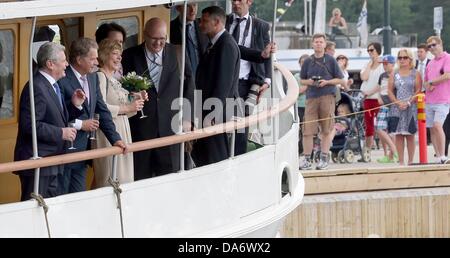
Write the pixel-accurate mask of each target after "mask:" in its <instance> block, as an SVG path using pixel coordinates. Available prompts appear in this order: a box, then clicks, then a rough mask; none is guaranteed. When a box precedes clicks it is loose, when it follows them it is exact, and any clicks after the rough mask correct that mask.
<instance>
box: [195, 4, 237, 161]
mask: <svg viewBox="0 0 450 258" xmlns="http://www.w3.org/2000/svg"><path fill="white" fill-rule="evenodd" d="M225 19H226V16H225V11H224V10H223V9H222V8H220V7H218V6H210V7H207V8H205V9H203V11H202V18H201V22H200V29H201V31H202V33H205V34H206V35H207V36H208V38H209V40H210V44H209V47H208V49H207V52H206V53H205V55H204V56H203V57H202V59H201V60H200V64H199V66H198V70H197V76H196V86H197V89H199V90H201V91H202V100H203V103H202V104H206V103H207V102H210V101H211V100H213V101H214V99H213V98H216V99H217V100H218V101H219V102H220V103H216V104H213V105H214V109H213V110H211V111H209V110H204V111H203V119H204V120H203V126H204V127H208V126H212V125H214V124H219V123H222V122H226V121H227V120H229V117H227V116H230V114H228V113H230V112H228V113H227V112H226V111H227V110H228V109H229V107H227V105H226V104H227V99H235V98H237V97H238V80H239V77H238V76H239V65H240V64H239V61H240V59H241V56H240V53H239V48H238V46H237V43H236V42H235V41H234V39H233V38H232V37H231V35H230V34H229V33H228V32H227V31H226V30H225ZM202 106H203V105H202ZM204 108H205V107H204ZM231 115H233V114H231ZM229 156H230V150H229V145H228V138H227V134H226V133H223V134H219V135H215V136H211V137H208V138H203V139H199V140H198V141H197V142H196V144H195V146H194V160H195V161H196V164H197V165H199V166H202V165H207V164H211V163H215V162H219V161H221V160H224V159H227V158H228V157H229Z"/></svg>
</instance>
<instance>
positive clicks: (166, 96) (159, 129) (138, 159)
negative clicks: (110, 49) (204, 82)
mask: <svg viewBox="0 0 450 258" xmlns="http://www.w3.org/2000/svg"><path fill="white" fill-rule="evenodd" d="M144 38H145V42H144V43H142V44H141V45H139V46H136V47H132V48H129V49H127V50H125V51H124V52H123V58H122V65H123V71H124V74H127V73H129V72H133V71H134V72H136V73H137V74H139V75H143V76H147V77H149V78H150V79H151V80H152V81H153V83H154V87H152V88H150V89H149V90H147V93H148V96H149V101H148V102H146V103H145V105H144V108H143V110H144V113H145V114H146V115H147V116H148V117H147V118H145V119H139V117H138V116H134V117H131V118H130V129H131V136H132V139H133V142H137V141H143V140H149V139H154V138H159V137H165V136H169V135H174V134H175V133H177V132H179V124H178V123H177V122H174V123H172V120H174V121H177V120H176V119H173V118H174V116H175V115H177V114H178V110H173V109H171V105H172V103H173V102H174V101H175V100H177V99H178V98H179V97H180V89H179V88H180V69H179V66H178V61H177V56H176V49H175V46H174V45H172V44H169V43H166V40H167V24H166V23H165V22H164V21H163V20H161V19H159V18H152V19H150V20H148V21H147V22H146V24H145V28H144ZM183 97H184V98H185V101H184V102H186V101H187V100H188V101H190V103H193V99H194V83H193V78H192V72H191V71H190V69H188V66H186V69H185V81H184V92H183ZM184 111H186V110H185V109H184ZM191 115H192V114H191V113H190V112H184V113H183V118H184V119H185V120H186V121H184V126H183V128H184V130H190V128H191V123H190V122H189V121H191V118H192V116H191ZM179 157H180V145H179V144H177V145H171V146H166V147H161V148H157V149H151V150H146V151H140V152H135V153H134V178H135V179H136V180H139V179H145V178H149V177H152V176H160V175H164V174H168V173H172V172H176V171H178V170H179V168H180V158H179Z"/></svg>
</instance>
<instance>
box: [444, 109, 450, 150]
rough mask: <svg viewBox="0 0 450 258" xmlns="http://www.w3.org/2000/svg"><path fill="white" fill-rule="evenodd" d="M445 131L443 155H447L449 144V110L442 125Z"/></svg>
mask: <svg viewBox="0 0 450 258" xmlns="http://www.w3.org/2000/svg"><path fill="white" fill-rule="evenodd" d="M442 128H443V129H444V133H445V156H448V145H449V144H450V112H449V113H448V115H447V118H445V122H444V125H443V126H442Z"/></svg>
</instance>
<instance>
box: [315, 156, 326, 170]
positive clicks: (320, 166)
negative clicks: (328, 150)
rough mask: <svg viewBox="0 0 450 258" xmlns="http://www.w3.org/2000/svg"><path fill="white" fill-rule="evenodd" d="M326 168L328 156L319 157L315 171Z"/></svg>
mask: <svg viewBox="0 0 450 258" xmlns="http://www.w3.org/2000/svg"><path fill="white" fill-rule="evenodd" d="M327 168H328V155H325V156H322V155H321V156H320V161H319V164H317V166H316V169H317V170H324V169H327Z"/></svg>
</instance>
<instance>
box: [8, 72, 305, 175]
mask: <svg viewBox="0 0 450 258" xmlns="http://www.w3.org/2000/svg"><path fill="white" fill-rule="evenodd" d="M274 65H275V67H276V69H278V70H279V71H280V72H281V74H282V75H283V77H284V78H285V80H286V82H287V85H288V90H287V94H286V97H285V98H283V99H282V100H281V101H280V102H279V103H277V104H275V105H274V106H272V107H270V108H269V109H267V110H263V111H261V112H259V113H257V114H255V115H251V116H248V117H243V118H240V119H238V120H236V121H229V122H226V123H222V124H216V125H214V126H210V127H206V128H202V129H196V130H193V131H191V132H185V133H182V134H178V135H172V136H167V137H162V138H157V139H152V140H146V141H140V142H135V143H132V144H130V145H128V152H137V151H142V150H148V149H154V148H159V147H163V146H168V145H173V144H179V143H182V142H186V141H192V140H196V139H201V138H205V137H209V136H213V135H216V134H221V133H225V132H230V131H234V130H237V129H242V128H245V127H249V126H251V125H254V124H257V123H258V122H262V121H265V120H267V119H268V118H271V117H274V116H276V115H277V114H279V113H281V112H283V111H286V110H287V109H289V108H290V107H291V106H292V105H294V104H295V103H296V101H297V97H298V85H297V81H296V80H295V78H294V76H293V75H292V74H291V72H290V71H289V70H288V69H287V68H286V67H284V66H283V65H281V64H278V63H274ZM122 152H123V150H122V149H121V148H119V147H116V146H113V147H107V148H101V149H95V150H88V151H82V152H76V153H70V154H62V155H57V156H51V157H45V158H42V159H39V160H22V161H15V162H7V163H2V164H0V173H7V172H13V171H21V170H27V169H34V168H38V167H49V166H55V165H62V164H67V163H74V162H78V161H83V160H90V159H97V158H103V157H108V156H113V155H118V154H122Z"/></svg>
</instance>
